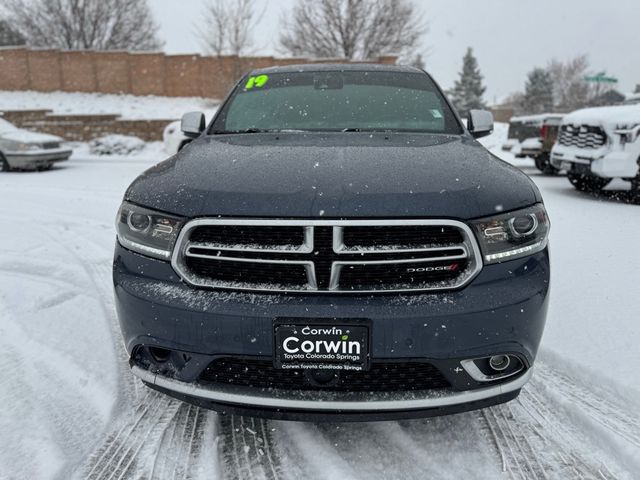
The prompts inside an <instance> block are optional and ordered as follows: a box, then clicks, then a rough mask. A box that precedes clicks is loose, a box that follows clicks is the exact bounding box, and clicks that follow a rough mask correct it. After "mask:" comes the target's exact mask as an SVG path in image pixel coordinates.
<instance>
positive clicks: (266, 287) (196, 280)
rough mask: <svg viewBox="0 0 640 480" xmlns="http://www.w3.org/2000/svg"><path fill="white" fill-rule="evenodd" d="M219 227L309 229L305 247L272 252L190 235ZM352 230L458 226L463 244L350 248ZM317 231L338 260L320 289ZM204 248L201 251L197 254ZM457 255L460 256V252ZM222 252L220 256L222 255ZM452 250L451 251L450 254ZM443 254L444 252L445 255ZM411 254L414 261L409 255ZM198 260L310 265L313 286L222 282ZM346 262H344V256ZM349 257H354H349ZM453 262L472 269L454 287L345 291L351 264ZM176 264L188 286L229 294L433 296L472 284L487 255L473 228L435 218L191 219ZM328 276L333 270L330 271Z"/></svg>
mask: <svg viewBox="0 0 640 480" xmlns="http://www.w3.org/2000/svg"><path fill="white" fill-rule="evenodd" d="M216 225H233V226H246V227H253V226H255V227H260V226H269V227H277V226H282V227H290V226H298V227H301V228H302V229H304V243H302V244H300V245H290V246H279V247H277V248H270V247H269V246H265V247H264V248H262V247H261V246H254V245H250V246H241V245H224V244H215V245H203V244H199V243H191V242H190V235H191V233H192V232H193V231H194V229H196V228H197V227H200V226H216ZM351 226H356V227H367V226H371V227H376V226H381V227H403V226H433V227H447V228H449V227H452V228H455V229H457V230H458V231H459V233H460V235H461V238H462V241H461V242H460V243H456V244H455V245H441V246H437V245H424V246H418V247H415V248H414V247H411V248H405V247H403V246H400V245H393V246H391V245H386V246H381V247H380V248H366V249H353V248H348V247H346V246H345V245H344V243H343V242H342V235H343V232H344V229H345V228H349V227H351ZM317 227H323V228H327V227H329V228H331V229H332V231H333V235H332V249H333V253H334V254H335V255H336V257H339V258H336V259H335V260H334V261H332V262H331V267H330V279H329V284H328V286H327V287H326V288H323V287H320V286H319V284H318V280H317V272H316V268H317V265H316V261H314V258H316V255H317V252H314V250H315V245H314V231H315V229H316V228H317ZM194 249H197V250H200V253H196V252H194V251H193V250H194ZM202 250H205V251H207V250H210V251H211V255H207V254H202V252H201V251H202ZM456 251H457V252H456ZM216 252H217V254H216ZM221 252H237V253H238V252H242V253H243V254H245V255H247V256H246V257H232V256H225V255H221ZM447 252H448V253H447ZM261 253H264V254H267V253H268V254H271V255H273V254H279V258H277V259H273V258H271V259H264V258H260V254H261ZM420 253H424V254H425V257H424V258H422V257H420ZM439 253H440V254H439ZM292 254H296V255H297V256H298V257H299V256H300V255H301V254H307V255H308V260H307V259H305V260H299V259H293V258H287V257H288V256H290V255H292ZM370 254H407V257H406V258H395V259H389V260H371V259H367V258H366V257H367V255H370ZM409 255H411V256H412V257H409ZM190 256H191V257H197V258H202V259H207V258H209V259H211V260H215V261H222V262H224V261H230V262H231V261H232V262H245V263H256V264H261V263H267V264H289V265H300V266H302V267H304V269H305V271H306V273H307V283H306V285H304V286H295V287H289V286H286V285H279V284H278V283H277V279H274V281H273V283H272V284H264V283H261V284H254V285H251V284H240V283H238V282H219V281H214V280H212V279H207V278H203V277H199V276H198V275H195V274H194V273H193V272H192V271H190V269H189V267H188V266H187V265H186V258H187V257H190ZM342 256H344V257H345V258H344V259H342V258H341V257H342ZM347 256H350V258H349V257H347ZM445 260H446V261H449V260H465V261H467V265H466V267H465V268H464V270H463V271H462V272H461V273H460V275H459V276H458V277H457V278H456V279H455V281H453V282H450V283H448V284H441V283H435V284H433V285H428V286H425V285H419V286H418V285H417V286H415V287H412V286H411V285H406V286H403V287H398V286H395V287H393V288H376V289H366V290H353V289H349V290H346V289H341V288H340V273H341V270H342V269H343V268H345V267H348V266H350V265H383V264H389V265H400V264H429V263H433V262H442V261H445ZM171 265H172V267H173V269H174V270H175V271H176V273H177V274H178V275H179V276H180V278H181V279H182V280H183V281H185V282H186V283H188V284H190V285H192V286H194V287H199V288H214V289H215V288H219V289H225V290H239V291H252V292H282V293H284V292H291V293H300V292H304V293H317V294H362V293H394V292H419V291H423V292H431V291H442V290H454V289H459V288H462V287H464V286H466V285H467V284H468V283H469V282H471V280H473V278H475V277H476V276H477V275H478V273H479V272H480V271H481V270H482V254H481V252H480V248H479V246H478V243H477V241H476V239H475V236H474V234H473V232H472V231H471V229H470V228H469V226H468V225H466V224H465V223H463V222H460V221H457V220H441V219H438V220H435V219H425V220H422V219H403V220H398V219H393V220H287V219H244V218H243V219H235V218H201V219H195V220H191V221H189V222H187V223H186V225H185V226H184V227H183V229H182V231H181V232H180V235H179V236H178V239H177V241H176V245H175V248H174V251H173V255H172V258H171ZM327 273H328V272H327Z"/></svg>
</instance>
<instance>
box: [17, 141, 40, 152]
mask: <svg viewBox="0 0 640 480" xmlns="http://www.w3.org/2000/svg"><path fill="white" fill-rule="evenodd" d="M40 149H41V147H40V145H37V144H35V143H19V144H18V150H21V151H23V152H31V151H34V150H40Z"/></svg>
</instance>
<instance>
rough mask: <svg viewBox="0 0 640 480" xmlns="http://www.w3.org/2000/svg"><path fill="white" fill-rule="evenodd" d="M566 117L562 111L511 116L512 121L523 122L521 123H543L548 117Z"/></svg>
mask: <svg viewBox="0 0 640 480" xmlns="http://www.w3.org/2000/svg"><path fill="white" fill-rule="evenodd" d="M563 117H564V114H562V113H540V114H537V115H523V116H520V117H511V120H510V121H511V122H521V123H542V122H543V121H544V120H546V119H547V118H558V119H561V118H563Z"/></svg>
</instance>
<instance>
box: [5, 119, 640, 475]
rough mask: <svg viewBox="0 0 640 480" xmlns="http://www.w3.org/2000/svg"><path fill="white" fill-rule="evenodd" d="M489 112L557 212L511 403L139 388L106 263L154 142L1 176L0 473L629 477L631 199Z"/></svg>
mask: <svg viewBox="0 0 640 480" xmlns="http://www.w3.org/2000/svg"><path fill="white" fill-rule="evenodd" d="M498 127H499V128H498V129H497V132H496V133H495V134H494V135H493V136H491V137H488V139H486V141H485V145H487V146H488V147H489V148H491V149H492V151H494V153H496V154H497V155H499V156H502V157H503V158H504V159H505V160H507V161H509V162H512V163H514V164H516V165H517V166H519V167H520V168H522V169H523V170H524V171H525V172H526V173H527V174H529V175H531V177H532V178H533V179H534V180H535V182H536V183H537V185H538V186H539V188H540V190H541V192H542V194H543V197H544V199H545V202H546V204H547V208H548V211H549V215H550V218H551V222H552V233H551V255H552V263H553V273H552V297H551V305H550V311H549V317H548V321H547V328H546V331H545V335H544V339H543V343H542V350H541V353H540V357H539V361H538V362H537V365H536V370H535V374H534V377H533V380H532V381H531V383H530V384H529V385H527V386H526V387H525V389H524V390H523V392H522V394H521V396H520V397H519V398H518V399H517V400H515V401H513V402H511V403H509V404H506V405H500V406H497V407H492V408H490V409H486V410H484V411H476V412H470V413H465V414H459V415H455V416H450V417H442V418H434V419H426V420H413V421H402V422H379V423H362V424H313V423H293V422H277V421H263V420H256V419H249V418H242V417H233V416H228V417H224V416H219V415H217V414H215V413H214V412H211V411H206V410H202V409H199V408H196V407H193V406H189V405H187V404H183V403H181V402H179V401H177V400H172V399H169V398H168V397H165V396H163V395H160V394H158V393H155V392H152V391H150V390H147V389H146V388H145V387H144V386H143V385H141V384H140V383H139V382H138V381H137V380H135V379H134V377H133V376H132V375H131V373H130V372H129V367H128V364H127V356H126V353H125V351H124V347H123V345H122V342H121V338H120V333H119V328H118V324H117V319H116V315H115V311H114V306H113V299H112V287H111V277H110V275H111V260H112V252H113V246H114V242H115V231H114V218H115V213H116V211H117V209H118V207H119V204H120V201H121V199H122V196H123V193H124V190H125V188H126V187H127V185H128V184H129V183H130V182H131V181H132V180H133V179H134V178H135V177H136V176H137V175H138V174H139V173H141V172H142V171H143V170H145V169H146V168H148V167H149V166H151V165H152V164H154V163H157V162H158V161H159V160H161V155H162V154H161V153H160V148H149V149H147V151H146V152H143V153H142V154H139V155H137V156H134V157H129V158H126V157H101V158H98V157H90V156H89V155H87V154H86V153H84V151H83V152H82V153H80V154H76V155H74V156H73V157H72V159H71V160H70V161H69V162H66V163H65V164H62V165H60V166H57V167H55V168H54V169H53V170H51V171H49V172H43V173H19V172H12V173H3V174H0V215H1V218H2V219H3V226H2V228H1V230H0V232H1V233H0V348H1V349H2V351H3V356H2V365H3V369H2V371H3V374H2V376H1V377H0V404H1V405H2V408H1V409H0V432H1V434H0V479H2V480H5V479H7V480H8V479H29V478H34V479H48V478H60V479H67V478H72V477H75V478H89V479H120V478H134V479H138V478H145V479H150V478H159V479H164V478H193V479H199V478H240V479H246V478H251V479H262V478H267V479H280V478H282V479H299V478H312V479H315V478H327V479H335V478H337V479H350V478H357V479H377V478H380V479H382V478H398V479H413V478H415V479H424V478H435V479H449V478H451V479H457V478H474V479H475V478H483V479H484V478H486V479H494V478H498V479H500V478H505V479H506V478H513V479H530V478H535V479H538V478H540V479H542V478H551V479H572V478H587V479H591V478H593V479H634V478H638V472H640V374H639V373H638V365H639V364H640V349H639V348H638V344H639V343H640V320H639V319H638V312H639V311H640V293H639V292H640V287H639V286H638V283H639V282H638V281H639V280H640V276H639V274H638V272H639V271H640V253H638V247H637V245H638V239H639V238H640V201H639V200H638V199H637V198H633V197H632V196H631V194H629V193H628V192H623V193H621V194H619V193H615V192H605V193H604V194H602V195H599V196H589V195H585V194H581V193H579V192H577V191H576V190H574V188H573V187H572V186H571V185H570V184H569V182H568V181H567V179H566V178H564V177H563V176H557V177H548V176H543V175H541V174H539V172H538V171H537V170H536V169H535V168H534V166H533V162H532V161H531V160H514V159H513V157H512V156H511V155H510V154H505V153H504V152H501V151H500V149H499V147H500V144H501V143H502V140H503V138H504V136H505V131H504V130H505V129H504V126H500V125H499V126H498ZM156 147H157V146H156ZM212 161H213V160H212ZM452 466H454V467H452Z"/></svg>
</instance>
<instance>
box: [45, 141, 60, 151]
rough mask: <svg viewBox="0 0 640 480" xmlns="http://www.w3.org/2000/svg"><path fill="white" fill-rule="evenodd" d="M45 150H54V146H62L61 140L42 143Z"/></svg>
mask: <svg viewBox="0 0 640 480" xmlns="http://www.w3.org/2000/svg"><path fill="white" fill-rule="evenodd" d="M42 148H43V149H44V150H53V149H54V148H60V142H45V143H43V144H42Z"/></svg>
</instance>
